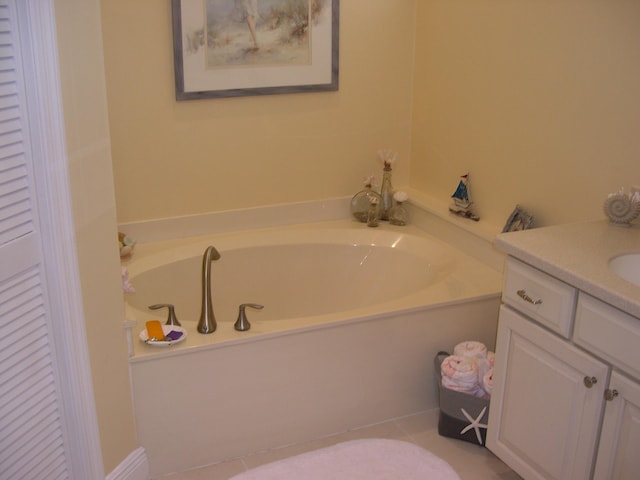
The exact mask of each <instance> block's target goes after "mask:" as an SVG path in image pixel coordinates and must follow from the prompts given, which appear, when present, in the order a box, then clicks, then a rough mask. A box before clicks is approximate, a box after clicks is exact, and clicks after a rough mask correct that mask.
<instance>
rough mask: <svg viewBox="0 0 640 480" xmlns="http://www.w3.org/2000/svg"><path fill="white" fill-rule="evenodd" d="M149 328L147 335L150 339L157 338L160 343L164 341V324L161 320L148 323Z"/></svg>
mask: <svg viewBox="0 0 640 480" xmlns="http://www.w3.org/2000/svg"><path fill="white" fill-rule="evenodd" d="M146 326H147V335H148V336H149V338H150V339H151V338H155V339H156V340H158V341H161V340H163V339H164V331H163V330H162V324H161V323H160V320H149V321H148V322H147V323H146Z"/></svg>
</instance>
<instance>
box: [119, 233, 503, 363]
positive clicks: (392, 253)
mask: <svg viewBox="0 0 640 480" xmlns="http://www.w3.org/2000/svg"><path fill="white" fill-rule="evenodd" d="M339 225H340V226H336V224H335V223H332V224H330V226H327V225H326V224H322V225H319V226H318V225H316V226H301V227H294V228H291V227H288V228H281V229H276V230H274V229H269V230H263V231H252V232H240V233H234V234H220V235H212V236H206V237H197V238H189V239H181V240H179V241H176V240H173V241H169V242H162V243H157V244H153V245H139V246H137V247H136V251H135V254H134V257H133V259H132V260H131V261H130V262H128V264H127V268H128V271H129V279H130V281H131V283H132V284H133V286H134V288H135V289H136V293H135V294H128V295H127V296H126V301H127V304H128V307H129V315H130V316H133V317H134V318H135V319H136V320H138V327H139V329H141V328H143V326H144V322H145V321H147V320H149V319H160V320H163V319H164V314H165V313H166V311H165V312H163V313H159V312H158V311H151V310H150V309H149V308H148V306H149V305H153V304H158V303H168V304H173V305H174V306H175V310H176V315H177V317H178V319H179V321H180V322H181V323H182V324H183V326H185V327H186V328H187V330H188V332H189V337H188V338H187V341H185V342H182V343H181V344H180V345H176V346H174V350H178V349H183V348H188V347H189V346H192V347H195V346H203V345H212V344H219V343H223V342H225V341H229V340H239V339H242V338H245V339H246V338H252V337H254V336H256V335H260V334H267V333H275V332H282V331H283V330H295V329H298V328H308V327H310V326H317V325H321V324H323V323H327V322H334V321H342V320H348V319H363V318H365V317H367V316H371V315H380V314H383V313H388V312H389V311H395V312H398V311H404V310H407V309H412V308H420V307H424V306H425V305H438V304H442V303H447V302H454V301H461V300H464V299H469V298H477V297H479V296H483V295H490V294H495V293H496V291H498V290H497V289H499V275H498V274H497V273H496V272H493V271H492V270H490V269H489V268H487V267H486V266H484V265H482V264H480V263H479V262H477V261H475V260H473V259H471V258H469V257H466V256H465V255H463V254H461V252H459V251H456V250H454V249H452V248H450V247H448V246H447V245H445V244H443V243H441V242H440V241H438V240H436V239H434V238H432V237H429V236H427V235H425V234H424V233H422V232H421V231H419V230H417V229H412V228H402V229H395V230H390V229H382V228H378V229H372V228H363V226H360V225H356V226H355V227H354V224H353V223H347V224H339ZM209 245H213V246H215V247H216V249H217V250H218V251H219V252H220V254H221V258H220V259H219V260H216V261H214V262H212V264H211V278H212V288H211V290H212V298H213V306H214V314H215V317H216V321H217V322H218V329H217V331H216V332H214V333H213V334H209V335H201V334H198V333H197V332H196V330H195V325H196V324H197V321H198V319H199V316H200V304H201V301H202V300H201V299H202V286H201V285H202V255H203V253H204V250H205V249H206V248H207V246H209ZM242 303H257V304H261V305H264V309H262V310H253V309H247V316H248V318H249V320H250V322H251V324H252V327H251V330H249V331H248V332H236V331H235V330H234V329H233V324H234V323H235V321H236V318H237V316H238V307H239V305H240V304H242ZM138 346H139V347H140V348H138V351H137V352H136V354H137V355H139V354H144V353H156V350H157V349H156V348H153V347H149V346H146V345H145V346H141V345H138Z"/></svg>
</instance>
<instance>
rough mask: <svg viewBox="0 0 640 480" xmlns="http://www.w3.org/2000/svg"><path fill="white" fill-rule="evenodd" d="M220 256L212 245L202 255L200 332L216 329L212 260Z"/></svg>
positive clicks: (209, 331)
mask: <svg viewBox="0 0 640 480" xmlns="http://www.w3.org/2000/svg"><path fill="white" fill-rule="evenodd" d="M219 258H220V253H219V252H218V250H216V249H215V247H214V246H212V245H210V246H208V247H207V249H206V250H205V252H204V255H203V256H202V309H201V311H200V321H199V322H198V332H200V333H213V332H215V331H216V326H217V324H216V317H215V315H214V314H213V303H212V302H211V262H213V261H214V260H218V259H219Z"/></svg>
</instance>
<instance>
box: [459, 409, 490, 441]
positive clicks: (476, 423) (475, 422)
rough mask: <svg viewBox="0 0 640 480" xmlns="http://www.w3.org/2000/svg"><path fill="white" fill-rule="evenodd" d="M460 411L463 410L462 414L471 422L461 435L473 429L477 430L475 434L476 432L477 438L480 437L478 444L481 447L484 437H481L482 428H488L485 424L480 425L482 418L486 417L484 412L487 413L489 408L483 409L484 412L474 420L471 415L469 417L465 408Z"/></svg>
mask: <svg viewBox="0 0 640 480" xmlns="http://www.w3.org/2000/svg"><path fill="white" fill-rule="evenodd" d="M460 410H462V414H463V415H464V416H465V417H467V420H469V421H470V422H471V423H470V424H469V425H467V426H466V427H464V428H463V429H462V430H461V431H460V435H462V434H463V433H467V432H468V431H469V430H471V429H472V428H473V429H474V430H475V432H476V437H478V443H479V444H480V445H482V435H480V429H481V428H487V425H486V424H484V423H480V420H482V417H484V412H486V411H487V407H484V408H483V409H482V411H481V412H480V414H479V415H478V418H473V417H472V416H471V415H469V414H468V413H467V412H466V410H465V409H464V408H461V409H460Z"/></svg>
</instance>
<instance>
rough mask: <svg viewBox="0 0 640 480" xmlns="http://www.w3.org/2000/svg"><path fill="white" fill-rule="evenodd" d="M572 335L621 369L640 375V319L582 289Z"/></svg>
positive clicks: (576, 341) (578, 342)
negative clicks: (583, 291) (639, 346)
mask: <svg viewBox="0 0 640 480" xmlns="http://www.w3.org/2000/svg"><path fill="white" fill-rule="evenodd" d="M573 339H574V341H575V343H576V344H578V345H580V346H582V347H584V348H586V349H587V350H588V351H590V352H592V353H593V354H595V355H598V356H599V357H601V358H603V359H604V360H607V361H608V362H610V363H611V364H613V365H614V366H615V367H618V368H619V369H620V370H623V371H624V372H626V373H628V374H629V375H632V376H633V377H634V378H640V348H638V345H640V319H638V318H636V317H633V316H631V315H629V314H627V313H624V312H622V311H621V310H618V309H617V308H614V307H612V306H611V305H608V304H606V303H604V302H602V301H600V300H598V299H596V298H593V297H591V296H590V295H587V294H586V293H582V292H581V293H580V297H579V298H578V306H577V308H576V327H575V331H574V334H573Z"/></svg>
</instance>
